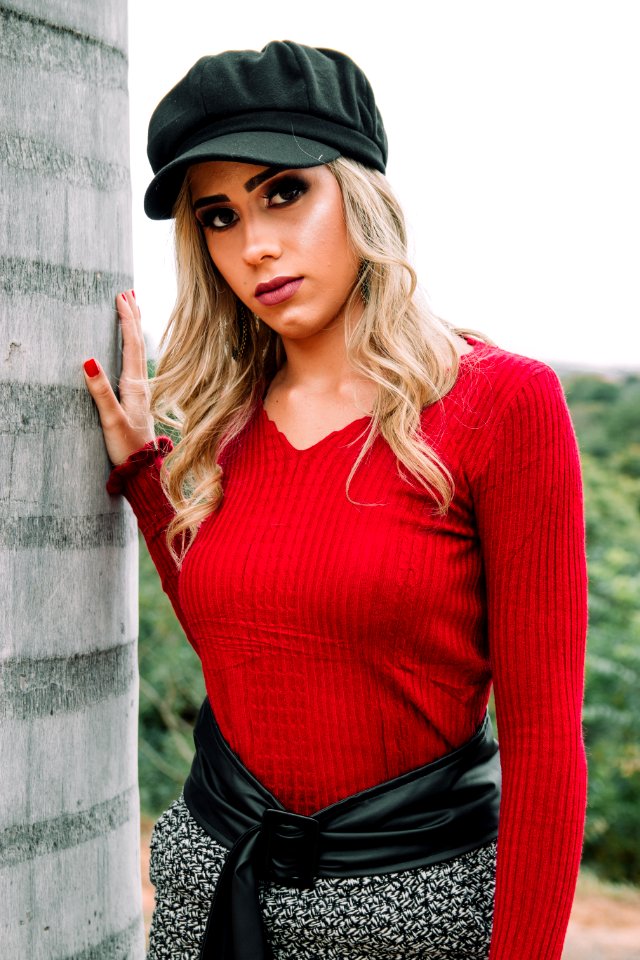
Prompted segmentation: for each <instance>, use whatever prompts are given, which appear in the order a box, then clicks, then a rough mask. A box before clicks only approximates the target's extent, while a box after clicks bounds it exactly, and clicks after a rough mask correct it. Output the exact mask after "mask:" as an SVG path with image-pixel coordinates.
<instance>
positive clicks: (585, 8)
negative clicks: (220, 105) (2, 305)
mask: <svg viewBox="0 0 640 960" xmlns="http://www.w3.org/2000/svg"><path fill="white" fill-rule="evenodd" d="M416 11H418V13H417V14H416ZM418 17H419V19H418ZM270 40H296V41H298V42H300V43H306V44H309V45H310V46H318V47H320V46H324V47H333V48H335V49H339V50H342V51H344V52H345V53H347V54H349V56H351V57H352V58H353V59H354V60H355V61H356V62H357V63H358V64H359V65H360V66H361V67H362V68H363V70H364V71H365V73H366V74H367V76H368V77H369V80H370V81H371V84H372V86H373V89H374V92H375V95H376V100H377V102H378V106H379V108H380V111H381V113H382V117H383V120H384V123H385V127H386V130H387V135H388V137H389V164H388V168H387V176H388V178H389V180H390V182H391V184H392V186H393V187H394V189H395V191H396V193H397V194H398V196H399V198H400V200H401V202H402V205H403V208H404V210H405V213H406V216H407V219H408V222H409V224H410V227H411V230H412V236H413V259H414V262H415V265H416V266H417V269H418V275H419V277H420V280H421V284H422V286H423V287H424V289H426V291H427V294H428V296H429V300H430V303H431V306H432V307H433V309H434V310H435V311H436V312H437V313H438V314H439V315H440V316H443V317H445V318H446V319H447V320H449V321H451V322H453V323H455V324H456V325H458V326H462V327H473V328H476V329H479V330H483V331H484V332H485V333H487V334H488V335H489V336H490V337H491V338H492V339H494V340H495V341H496V342H497V343H498V344H499V345H500V346H502V347H504V348H505V349H508V350H513V351H515V352H517V353H523V354H526V355H528V356H532V357H537V358H539V359H542V360H546V361H549V362H561V363H571V364H577V365H581V366H614V367H633V368H639V367H640V333H639V326H640V269H639V267H640V173H639V171H640V133H639V119H640V117H639V99H640V55H639V53H638V51H639V50H640V2H638V0H555V2H552V0H538V2H535V3H534V2H523V0H486V2H485V0H438V2H435V0H426V2H423V3H421V4H416V3H412V4H410V3H409V2H407V0H397V2H392V3H380V2H377V0H369V2H368V3H357V2H356V3H353V2H352V3H350V2H349V0H339V2H336V0H315V2H313V0H312V2H303V0H297V2H290V0H276V2H274V3H269V4H267V3H265V2H264V0H261V2H258V0H240V2H233V0H224V2H217V3H211V2H205V0H180V2H179V3H173V2H156V3H154V4H152V5H150V4H148V3H147V2H145V0H130V2H129V41H130V47H129V58H130V80H129V83H130V108H131V170H132V183H133V209H134V269H135V288H136V296H137V299H138V301H139V303H140V305H141V308H142V311H143V318H144V324H145V329H146V331H147V334H148V337H149V339H150V340H151V342H157V340H158V339H159V337H160V334H161V332H162V329H163V327H164V324H165V323H166V320H167V318H168V315H169V312H170V309H171V307H172V305H173V299H174V296H175V286H174V280H173V249H172V240H171V228H170V225H169V224H168V223H163V222H153V221H150V220H147V218H146V217H145V215H144V213H143V209H142V202H143V195H144V191H145V189H146V187H147V185H148V183H149V181H150V179H151V177H152V173H151V169H150V167H149V165H148V162H147V158H146V136H147V126H148V121H149V117H150V115H151V113H152V111H153V109H154V107H155V106H156V104H157V102H158V101H159V100H160V99H161V98H162V97H163V96H164V95H165V93H167V92H168V91H169V89H170V88H171V87H172V86H173V85H174V84H175V83H176V82H177V81H178V80H179V79H180V78H181V77H182V76H183V75H184V74H185V73H186V72H187V70H188V69H189V68H190V67H191V66H192V64H193V63H195V61H196V60H197V59H198V58H199V57H201V56H204V55H205V54H213V53H219V52H220V51H222V50H227V49H261V48H262V47H263V46H264V45H265V44H266V43H268V42H269V41H270Z"/></svg>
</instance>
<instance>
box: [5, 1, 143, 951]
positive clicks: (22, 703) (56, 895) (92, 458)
mask: <svg viewBox="0 0 640 960" xmlns="http://www.w3.org/2000/svg"><path fill="white" fill-rule="evenodd" d="M126 39H127V22H126V0H100V2H95V0H94V2H86V0H47V2H45V0H16V2H12V3H3V2H0V90H1V91H2V94H1V96H0V197H1V208H0V209H1V214H0V291H1V294H2V297H1V301H0V408H1V411H2V415H1V427H0V429H1V432H2V434H3V440H4V444H3V450H2V455H1V457H0V563H1V566H0V576H1V577H2V594H3V600H2V608H1V612H0V649H1V653H0V657H1V659H0V670H1V672H0V752H1V760H0V764H1V765H0V945H1V946H0V953H1V954H2V956H3V957H7V958H11V960H49V958H51V960H54V958H55V960H62V958H64V960H70V958H75V960H80V958H82V960H120V958H122V960H124V958H126V960H136V958H139V957H142V956H143V953H144V931H143V924H142V911H141V890H140V866H139V802H138V786H137V760H136V758H137V745H136V730H137V707H138V685H137V684H138V681H137V648H136V642H137V552H136V551H137V544H136V530H135V522H134V520H133V518H132V515H131V513H130V511H129V510H128V508H127V507H126V506H125V505H123V504H122V503H121V502H117V501H116V502H113V501H111V499H110V498H109V497H108V495H107V494H106V492H105V489H104V483H105V479H106V476H107V473H108V461H107V457H106V454H105V450H104V445H103V442H102V434H101V431H100V428H99V422H98V418H97V415H96V412H95V410H94V408H93V405H92V402H91V400H90V398H89V395H88V393H87V392H86V389H85V386H84V382H83V378H82V367H81V363H82V360H84V359H85V358H87V357H90V356H97V357H99V358H100V360H101V362H102V363H103V365H104V366H105V367H106V369H107V370H111V371H114V372H115V371H116V368H117V366H118V360H119V346H118V340H117V324H116V318H115V310H114V298H115V295H116V293H117V292H118V291H120V290H122V289H125V288H127V287H130V286H131V285H132V280H131V267H132V253H131V211H130V205H131V204H130V183H129V140H128V94H127V55H126Z"/></svg>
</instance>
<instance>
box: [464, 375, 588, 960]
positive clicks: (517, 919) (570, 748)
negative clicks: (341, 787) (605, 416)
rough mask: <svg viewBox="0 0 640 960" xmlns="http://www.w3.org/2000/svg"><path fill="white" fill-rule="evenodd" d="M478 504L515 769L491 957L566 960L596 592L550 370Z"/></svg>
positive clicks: (505, 816) (507, 776)
mask: <svg viewBox="0 0 640 960" xmlns="http://www.w3.org/2000/svg"><path fill="white" fill-rule="evenodd" d="M474 498H475V506H476V512H477V517H478V524H479V534H480V539H481V547H482V555H483V562H484V569H485V576H486V589H487V628H488V637H489V650H490V657H491V666H492V673H493V680H494V690H495V703H496V717H497V721H498V735H499V740H500V751H501V760H502V768H503V796H502V804H501V810H500V833H499V838H498V864H497V878H496V903H495V918H494V930H493V937H492V944H491V953H490V958H491V960H507V958H509V960H514V958H516V957H517V958H518V960H556V958H558V960H559V958H560V957H561V954H562V946H563V943H564V937H565V933H566V928H567V924H568V920H569V914H570V910H571V904H572V900H573V895H574V891H575V884H576V879H577V874H578V869H579V863H580V855H581V849H582V836H583V829H584V815H585V804H586V764H585V754H584V747H583V742H582V725H581V709H582V696H583V677H584V655H585V638H586V620H587V612H586V611H587V600H586V583H587V581H586V564H585V549H584V510H583V498H582V484H581V476H580V463H579V457H578V450H577V445H576V440H575V435H574V432H573V427H572V424H571V421H570V417H569V412H568V409H567V406H566V402H565V399H564V395H563V392H562V387H561V384H560V383H559V381H558V378H557V377H556V375H555V374H554V373H553V371H552V370H550V369H549V368H546V367H538V370H537V372H535V373H534V374H533V375H532V376H530V377H529V379H528V380H527V381H526V382H525V383H524V385H523V386H522V387H520V389H519V390H518V392H517V393H516V394H515V396H514V397H513V398H512V399H511V401H510V403H509V406H508V408H507V409H506V410H505V411H504V414H503V416H502V417H501V418H500V422H499V427H498V428H497V430H496V433H495V435H494V436H493V438H492V445H491V453H490V456H489V458H488V460H487V462H486V465H485V466H484V467H483V469H482V471H481V473H480V474H479V476H478V477H476V478H475V484H474Z"/></svg>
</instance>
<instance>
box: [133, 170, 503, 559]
mask: <svg viewBox="0 0 640 960" xmlns="http://www.w3.org/2000/svg"><path fill="white" fill-rule="evenodd" d="M327 167H328V169H329V170H330V171H331V172H332V174H333V175H334V176H335V178H336V180H337V182H338V184H339V186H340V189H341V192H342V198H343V205H344V213H345V220H346V225H347V231H348V235H349V238H350V242H351V243H352V245H353V248H354V249H355V251H356V253H357V254H358V256H359V258H360V262H361V269H360V272H359V275H358V279H357V282H356V284H355V286H354V289H353V290H352V292H351V295H350V297H349V299H348V301H347V304H346V315H347V317H348V316H349V313H350V311H352V310H353V308H354V307H355V306H356V305H360V306H361V305H362V302H363V301H364V311H363V312H362V315H361V317H360V319H359V320H358V322H357V323H355V324H349V323H345V345H346V350H347V356H348V358H349V360H350V362H351V364H352V366H353V367H354V369H355V370H357V371H359V372H360V373H362V374H364V375H365V377H366V378H368V379H369V380H373V381H375V383H376V384H377V385H378V391H377V397H376V399H375V402H374V407H373V413H372V417H371V422H370V426H369V428H368V431H367V435H366V439H365V441H364V443H363V446H362V449H361V451H360V453H359V454H358V457H357V459H356V460H355V462H354V465H353V468H352V470H351V472H350V473H349V477H348V479H347V485H346V495H347V497H349V485H350V483H351V480H352V478H353V475H354V473H355V471H356V470H357V469H358V467H359V465H360V464H361V462H362V460H363V458H364V457H365V455H366V453H367V451H368V450H369V449H370V447H371V446H372V444H373V442H374V440H375V438H376V436H377V435H381V436H382V437H384V439H385V440H386V441H387V443H388V444H389V446H390V447H391V449H392V450H393V452H394V453H395V455H396V458H397V463H398V471H399V473H400V475H401V477H402V478H403V479H405V480H407V481H408V482H410V479H409V478H408V477H407V476H406V474H405V473H403V469H402V468H405V470H406V471H407V472H408V474H409V475H410V477H412V478H413V479H414V481H416V482H417V483H418V484H419V485H421V486H422V487H424V489H425V490H426V491H427V493H428V494H429V495H430V496H431V497H432V499H433V502H434V509H435V510H436V511H437V512H439V513H441V514H444V513H445V512H446V510H447V508H448V506H449V504H450V502H451V499H452V497H453V493H454V485H453V479H452V477H451V474H450V473H449V471H448V469H447V467H446V466H445V464H444V463H443V462H442V461H441V460H440V459H439V458H438V457H437V455H436V454H435V452H434V450H433V449H432V448H431V447H430V446H429V444H428V442H427V439H426V438H425V437H424V436H423V435H422V433H421V429H420V412H421V410H422V409H423V407H425V406H429V405H430V404H433V403H436V402H438V401H439V400H441V399H442V398H443V397H444V396H445V395H446V394H447V393H448V392H449V390H450V389H451V388H452V386H453V385H454V383H455V381H456V377H457V375H458V361H459V352H458V342H459V341H458V340H457V336H456V335H457V334H462V333H473V334H474V336H478V334H476V333H475V331H467V330H459V329H453V328H452V327H451V326H449V325H448V324H447V323H446V322H445V321H443V320H442V319H441V318H439V317H437V316H436V315H435V314H434V313H433V312H432V311H431V310H430V308H429V307H428V305H427V303H426V301H425V300H424V298H423V297H422V295H421V294H420V292H419V290H418V287H417V280H416V274H415V271H414V269H413V267H412V266H411V265H410V263H409V262H408V259H407V235H406V226H405V221H404V216H403V214H402V210H401V208H400V206H399V204H398V201H397V200H396V198H395V197H394V195H393V193H392V191H391V189H390V186H389V184H388V182H387V180H386V178H385V177H384V176H383V174H381V173H378V172H377V171H375V170H371V169H369V168H367V167H364V166H362V165H361V164H360V163H357V162H356V161H355V160H350V159H346V158H343V157H340V158H338V159H337V160H334V161H332V162H330V163H328V164H327ZM174 216H175V250H176V262H177V298H176V303H175V306H174V309H173V311H172V313H171V316H170V318H169V323H168V325H167V329H166V330H165V332H164V334H163V337H162V340H161V341H160V360H159V362H158V365H157V369H156V374H155V377H154V378H153V380H152V381H151V397H152V401H151V403H152V413H153V415H154V417H155V419H156V420H157V421H159V422H160V423H163V424H165V425H167V426H169V427H171V428H173V429H174V430H177V431H178V432H179V434H180V438H181V439H180V442H179V443H178V444H177V445H176V446H175V448H174V450H173V451H172V452H171V453H170V454H169V455H168V456H167V457H166V458H165V460H164V462H163V466H162V471H161V481H162V484H163V487H164V489H165V492H166V494H167V496H168V498H169V500H170V501H171V503H172V504H173V506H174V508H175V517H174V518H173V520H172V521H171V523H170V525H169V528H168V531H167V542H168V545H169V549H170V550H171V552H172V554H173V556H174V558H175V559H176V561H177V562H178V563H181V562H182V560H183V558H184V556H185V554H186V552H187V549H188V547H189V545H190V543H191V542H192V541H193V537H194V535H195V533H196V531H197V529H198V527H199V525H200V523H201V522H202V521H203V520H204V519H205V518H206V517H207V516H208V515H209V514H211V513H212V512H213V511H214V510H215V509H216V508H217V507H218V506H219V505H220V504H221V502H222V496H223V487H222V468H221V467H220V465H219V463H218V459H219V458H220V455H221V453H222V451H223V449H224V448H225V446H226V445H228V444H229V443H230V442H231V441H232V440H233V439H234V437H236V436H237V435H238V434H239V433H240V432H241V431H242V429H243V428H244V426H245V425H246V424H247V422H248V421H249V419H250V418H251V416H252V413H253V411H254V409H255V406H256V405H257V404H258V403H259V400H260V396H261V391H264V389H266V386H267V384H268V383H269V382H270V380H271V379H272V378H273V376H274V375H275V373H276V372H277V370H278V369H279V367H280V366H281V365H282V363H283V362H284V360H285V352H284V348H283V345H282V340H281V338H280V336H279V334H277V333H275V331H273V330H271V328H270V327H268V326H267V325H266V324H265V323H263V322H262V321H261V320H260V319H259V318H257V317H255V316H254V315H253V314H251V313H250V312H249V311H248V310H247V309H246V308H245V307H244V306H243V304H242V303H241V302H240V301H239V300H238V299H237V297H236V296H235V294H234V293H233V292H232V291H231V290H230V288H229V287H228V285H227V283H226V282H225V281H224V280H223V278H222V277H221V276H220V274H219V273H218V271H217V270H216V268H215V266H214V265H213V263H212V261H211V258H210V256H209V252H208V250H207V247H206V244H205V241H204V238H203V235H202V232H201V230H200V227H199V225H198V223H197V221H196V218H195V217H194V215H193V211H192V209H191V200H190V191H189V177H188V176H187V177H186V178H185V182H184V184H183V186H182V190H181V192H180V195H179V196H178V199H177V201H176V205H175V208H174ZM242 324H244V326H245V327H246V330H247V339H246V343H245V346H244V349H243V350H242V352H241V353H239V346H240V344H239V336H240V330H241V329H242ZM485 339H486V338H485ZM349 499H350V498H349ZM176 543H177V544H179V549H177V550H176V548H175V546H174V545H175V544H176Z"/></svg>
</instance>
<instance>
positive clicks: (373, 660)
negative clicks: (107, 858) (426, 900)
mask: <svg viewBox="0 0 640 960" xmlns="http://www.w3.org/2000/svg"><path fill="white" fill-rule="evenodd" d="M369 422H370V421H369V418H368V417H365V418H362V419H360V420H357V421H354V422H353V423H351V424H349V425H348V426H346V427H345V428H344V429H342V430H337V431H334V432H333V433H330V434H329V435H328V436H326V437H325V438H324V439H322V440H320V441H319V442H318V443H316V444H314V445H313V446H312V447H309V448H308V449H305V450H297V449H295V448H294V447H292V446H291V444H290V443H289V442H288V441H287V439H286V438H285V436H284V435H283V434H282V433H280V432H279V430H278V429H277V427H276V426H275V424H274V423H273V422H272V421H271V420H269V418H268V416H267V414H266V411H265V410H264V408H263V407H262V406H261V405H259V406H258V407H257V409H256V411H255V413H254V415H253V417H252V419H251V421H250V422H249V424H248V425H247V427H245V429H244V431H243V433H242V434H241V436H240V437H239V438H238V439H236V440H235V441H234V442H233V444H232V445H231V446H230V447H229V448H228V449H227V451H226V453H225V455H224V457H223V459H222V461H221V465H222V466H223V469H224V477H223V486H224V499H223V502H222V505H221V507H220V508H219V509H218V510H217V511H216V512H215V513H213V514H212V515H211V516H210V517H208V518H207V519H206V520H205V521H204V522H203V523H202V525H201V527H200V529H199V531H198V534H197V537H196V538H195V540H194V542H193V544H192V546H191V548H190V550H189V552H188V554H187V557H186V559H185V561H184V564H183V567H182V570H181V571H180V573H179V572H178V570H177V569H176V567H175V565H174V563H173V562H172V560H171V557H170V554H169V553H168V551H167V548H166V543H165V531H166V526H167V523H168V521H169V519H170V517H171V514H172V511H171V507H170V505H169V503H168V502H167V500H166V499H165V498H164V495H163V493H162V491H161V487H160V483H159V466H160V463H161V459H162V456H163V452H166V450H167V449H169V445H168V444H169V442H168V441H161V442H160V444H159V449H158V452H155V451H153V450H152V449H145V450H143V451H140V452H139V453H138V454H136V455H134V456H133V457H132V458H131V459H130V460H129V461H128V462H127V463H126V464H124V465H121V466H120V467H118V468H116V469H115V470H114V472H113V474H112V476H111V478H110V482H109V489H110V491H111V492H116V491H117V490H120V489H122V490H123V491H124V493H125V495H126V497H127V498H128V500H129V502H130V503H131V506H132V507H133V509H134V511H135V513H136V516H137V518H138V522H139V525H140V529H141V530H142V532H143V534H144V536H145V539H146V542H147V544H148V547H149V550H150V552H151V555H152V557H153V559H154V562H155V564H156V566H157V568H158V571H159V573H160V576H161V578H162V583H163V587H164V589H165V591H166V592H167V594H168V595H169V597H170V598H171V601H172V603H173V606H174V608H175V611H176V613H177V615H178V618H179V620H180V622H181V624H182V626H183V628H184V629H185V631H186V634H187V636H188V638H189V640H190V642H191V643H192V644H193V646H194V648H195V649H196V651H197V652H198V654H199V656H200V658H201V660H202V666H203V670H204V677H205V682H206V688H207V693H208V695H209V699H210V702H211V705H212V707H213V710H214V712H215V714H216V718H217V720H218V723H219V726H220V728H221V730H222V733H223V734H224V736H225V737H226V739H227V741H228V742H229V744H230V745H231V747H232V748H233V749H234V750H235V752H236V753H237V754H238V755H239V756H240V758H241V759H242V761H243V762H244V763H245V764H246V766H247V767H249V769H251V770H252V771H253V772H254V774H255V775H256V776H257V777H258V778H259V779H260V780H261V781H262V782H263V783H264V784H265V785H266V786H267V788H268V789H269V790H271V791H272V792H273V793H274V794H275V795H276V796H277V797H278V798H279V799H280V800H281V801H282V803H283V804H284V805H285V806H287V807H288V808H289V809H291V810H294V811H296V812H299V813H304V814H311V813H313V812H314V811H316V810H318V809H319V808H321V807H324V806H327V805H328V804H331V803H333V802H334V801H336V800H338V799H340V798H342V797H345V796H347V795H349V794H352V793H354V792H356V791H360V790H363V789H364V788H366V787H368V786H371V785H373V784H375V783H378V782H381V781H384V780H387V779H389V778H391V777H395V776H397V775H399V774H401V773H403V772H405V771H407V770H410V769H412V768H414V767H417V766H419V765H421V764H424V763H427V762H429V761H431V760H434V759H435V758H437V757H439V756H441V755H443V754H445V753H447V752H448V751H450V750H452V749H454V748H456V747H458V746H460V745H461V744H462V743H463V742H464V741H465V740H467V739H468V738H469V737H471V736H472V734H473V733H474V731H475V730H476V728H477V727H478V725H479V723H480V721H481V719H482V716H483V714H484V712H485V709H486V706H487V699H488V696H489V690H490V686H491V683H492V681H493V684H494V691H495V706H496V716H497V721H498V734H499V740H500V752H501V762H502V769H503V797H502V804H501V809H500V830H499V838H498V866H497V878H496V903H495V914H494V928H493V936H492V945H491V954H490V956H491V960H507V958H509V960H555V958H560V956H561V953H562V944H563V941H564V935H565V931H566V926H567V923H568V918H569V912H570V908H571V903H572V899H573V894H574V888H575V881H576V877H577V872H578V866H579V860H580V853H581V844H582V834H583V824H584V811H585V796H586V768H585V757H584V750H583V743H582V731H581V706H582V692H583V667H584V645H585V635H586V609H587V607H586V570H585V550H584V517H583V502H582V488H581V479H580V465H579V459H578V451H577V446H576V441H575V436H574V432H573V428H572V425H571V421H570V418H569V413H568V410H567V406H566V403H565V399H564V395H563V392H562V387H561V385H560V383H559V381H558V378H557V377H556V375H555V373H554V372H553V371H552V370H551V369H550V368H548V367H547V366H545V365H544V364H541V363H539V362H536V361H533V360H529V359H526V358H523V357H519V356H516V355H513V354H510V353H507V352H505V351H503V350H500V349H498V348H495V347H491V346H487V345H484V344H479V343H477V342H476V343H475V344H474V350H473V352H472V353H469V354H467V355H465V356H463V357H462V360H461V366H460V373H459V376H458V379H457V381H456V384H455V386H454V387H453V389H452V390H451V392H450V393H449V394H448V395H447V397H446V398H445V399H444V400H443V402H442V403H440V404H435V405H433V406H430V407H427V408H425V410H424V411H423V414H422V426H423V430H424V432H425V434H426V436H427V437H428V438H429V441H430V443H431V444H432V445H433V446H434V447H435V449H436V450H437V452H438V454H439V455H440V456H441V457H442V459H443V460H444V462H445V463H446V465H447V466H448V468H449V470H450V471H451V474H452V476H453V478H454V482H455V497H454V500H453V502H452V505H451V507H450V509H449V511H448V513H447V515H446V517H444V518H440V517H437V516H435V515H434V511H433V504H432V502H431V501H430V499H429V497H428V496H427V495H426V494H425V492H424V490H422V489H421V488H419V487H418V486H417V485H415V484H414V485H410V484H409V483H407V482H406V481H404V480H402V479H401V477H400V476H399V474H398V471H397V467H396V462H395V457H394V455H393V454H392V452H391V449H390V448H389V446H388V444H387V443H386V441H384V440H383V439H382V438H381V437H378V438H377V439H376V441H375V445H374V447H373V449H372V451H371V452H370V454H369V455H368V457H367V459H366V460H365V462H364V463H363V464H362V465H361V466H360V467H359V468H358V470H357V471H356V474H355V476H354V479H353V481H352V484H351V488H350V496H351V499H352V500H353V501H356V502H349V500H348V499H347V497H346V495H345V482H346V479H347V475H348V473H349V470H350V468H351V466H352V465H353V462H354V460H355V457H356V453H357V450H358V449H359V446H358V445H359V444H361V443H362V432H363V430H366V428H367V427H368V425H369Z"/></svg>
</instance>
